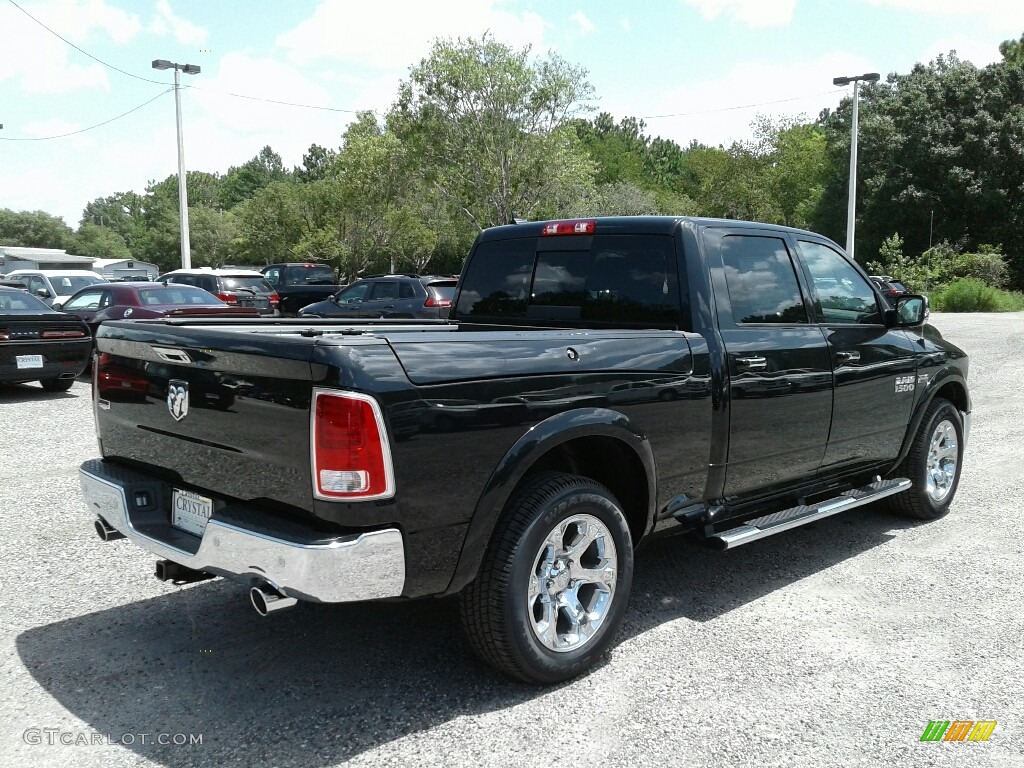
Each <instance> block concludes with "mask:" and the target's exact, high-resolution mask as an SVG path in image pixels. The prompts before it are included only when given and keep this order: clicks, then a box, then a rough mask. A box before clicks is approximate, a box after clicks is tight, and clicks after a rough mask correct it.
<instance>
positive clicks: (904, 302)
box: [891, 294, 931, 328]
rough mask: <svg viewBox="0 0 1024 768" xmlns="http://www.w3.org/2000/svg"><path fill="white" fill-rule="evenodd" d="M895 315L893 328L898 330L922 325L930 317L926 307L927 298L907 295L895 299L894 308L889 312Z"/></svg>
mask: <svg viewBox="0 0 1024 768" xmlns="http://www.w3.org/2000/svg"><path fill="white" fill-rule="evenodd" d="M891 312H892V313H893V315H895V318H894V320H895V322H894V323H893V325H894V326H896V327H898V328H913V327H914V326H917V325H923V324H924V323H925V321H927V320H928V317H929V315H931V310H930V309H929V307H928V297H927V296H920V295H916V294H907V295H906V296H900V297H899V298H898V299H896V306H895V307H893V309H892V310H891Z"/></svg>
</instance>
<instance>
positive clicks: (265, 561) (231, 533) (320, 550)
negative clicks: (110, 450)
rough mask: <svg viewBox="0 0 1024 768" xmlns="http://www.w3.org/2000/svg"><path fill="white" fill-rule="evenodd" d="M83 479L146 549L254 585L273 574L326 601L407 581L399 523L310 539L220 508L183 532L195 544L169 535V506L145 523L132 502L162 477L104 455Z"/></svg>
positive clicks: (366, 595) (374, 595) (90, 501)
mask: <svg viewBox="0 0 1024 768" xmlns="http://www.w3.org/2000/svg"><path fill="white" fill-rule="evenodd" d="M79 479H80V481H81V485H82V495H83V496H84V497H85V502H86V504H87V505H88V507H89V511H90V512H92V513H93V514H94V515H96V516H97V517H99V518H101V519H102V520H103V521H104V522H106V523H107V525H109V526H110V527H111V528H114V529H116V530H117V531H119V532H120V533H122V534H124V536H125V537H126V538H128V539H130V540H131V541H132V542H133V543H135V544H136V545H138V546H139V547H141V548H142V549H144V550H146V551H147V552H151V553H153V554H154V555H156V556H158V557H161V558H164V559H167V560H171V561H173V562H176V563H180V564H181V565H184V566H186V567H188V568H192V569H193V570H197V571H207V572H209V573H215V574H217V575H218V576H225V577H227V578H230V579H233V580H235V581H239V582H241V583H245V584H248V585H250V586H255V585H257V584H261V583H266V582H269V583H271V584H272V585H274V587H276V588H277V589H278V590H279V591H281V592H282V593H283V594H286V595H288V596H290V597H296V598H299V599H303V600H311V601H315V602H324V603H341V602H351V601H357V600H374V599H378V598H382V597H397V596H399V595H401V594H402V590H403V588H404V586H405V549H404V545H403V540H402V534H401V532H400V531H398V530H397V529H394V528H388V529H385V530H378V531H368V532H365V533H354V534H348V535H344V536H338V537H334V538H328V539H325V538H324V537H323V536H322V535H317V534H316V533H315V532H313V531H310V532H309V539H310V541H309V542H308V543H304V542H303V541H301V538H300V537H296V536H289V537H288V538H287V539H286V538H281V537H276V536H274V535H270V534H268V533H266V532H263V531H258V530H253V529H249V528H247V527H246V526H245V525H244V524H239V523H238V522H237V521H236V520H232V521H231V522H228V521H225V520H218V519H217V516H216V513H215V515H214V517H212V518H211V519H210V521H209V522H208V523H207V526H206V530H205V532H204V533H203V536H202V538H201V539H200V538H198V537H192V536H190V535H189V534H184V537H185V539H184V540H185V541H187V540H189V539H191V540H194V541H197V542H198V547H197V548H196V549H195V551H194V552H193V551H189V549H185V548H182V547H181V546H175V544H172V543H171V541H170V540H171V539H174V540H175V541H176V543H180V542H181V541H183V538H182V537H183V534H182V532H180V531H177V529H171V527H170V524H169V522H168V521H169V520H170V516H169V514H168V513H167V511H166V510H163V511H161V510H159V509H156V510H150V511H149V512H147V513H146V515H145V517H146V522H145V524H144V525H143V524H142V522H141V518H142V515H141V514H140V513H138V512H137V511H134V509H135V508H134V502H132V503H130V502H129V498H130V497H131V496H130V494H131V493H133V491H132V490H131V489H132V486H133V485H140V484H144V485H147V486H150V487H152V486H153V484H154V483H158V482H159V481H155V480H154V479H153V478H149V477H147V476H145V475H143V474H141V473H138V472H134V471H132V470H126V469H124V468H122V467H114V466H110V465H107V464H105V463H104V462H102V461H98V460H92V461H87V462H85V463H84V464H83V465H82V467H81V468H80V470H79ZM133 518H135V519H133ZM154 518H158V519H161V520H162V521H163V522H158V523H154V522H153V520H154ZM140 527H143V528H145V532H143V531H142V530H140ZM164 529H166V532H167V533H168V536H167V537H166V538H167V540H164V537H163V536H162V535H161V534H162V532H164ZM172 534H173V535H172Z"/></svg>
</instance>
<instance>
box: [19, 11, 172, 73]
mask: <svg viewBox="0 0 1024 768" xmlns="http://www.w3.org/2000/svg"><path fill="white" fill-rule="evenodd" d="M7 2H9V3H10V4H11V5H13V6H14V7H15V8H17V9H18V10H19V11H21V12H22V13H24V14H25V15H26V16H28V17H29V18H30V19H32V21H34V22H35V23H36V24H38V25H39V26H40V27H42V28H43V29H45V30H46V31H47V32H49V33H50V34H51V35H54V36H55V37H59V38H60V39H61V40H63V41H64V42H65V43H67V44H68V45H70V46H71V47H72V48H74V49H75V50H76V51H78V52H79V53H81V54H84V55H85V56H88V57H89V58H90V59H92V60H93V61H95V62H98V63H100V64H102V65H103V66H104V67H109V68H110V69H112V70H114V71H115V72H120V73H121V74H122V75H127V76H128V77H134V78H135V79H136V80H142V81H143V82H146V83H156V84H157V85H167V84H168V83H167V82H166V81H164V80H152V79H150V78H148V77H142V76H141V75H136V74H133V73H131V72H128V71H126V70H123V69H121V68H120V67H115V66H114V65H113V64H110V63H108V62H106V61H104V60H103V59H100V58H97V57H96V56H93V55H92V54H91V53H89V52H88V51H87V50H85V49H83V48H79V47H78V46H77V45H75V44H74V43H72V42H71V41H70V40H68V39H67V38H66V37H64V36H63V35H61V34H60V33H58V32H55V31H54V30H52V29H50V27H48V26H46V25H45V24H44V23H43V22H41V21H40V20H39V19H37V18H36V17H35V16H33V15H32V14H31V13H29V12H28V11H26V10H25V9H24V8H22V7H21V6H20V5H18V4H17V3H16V2H14V0H7Z"/></svg>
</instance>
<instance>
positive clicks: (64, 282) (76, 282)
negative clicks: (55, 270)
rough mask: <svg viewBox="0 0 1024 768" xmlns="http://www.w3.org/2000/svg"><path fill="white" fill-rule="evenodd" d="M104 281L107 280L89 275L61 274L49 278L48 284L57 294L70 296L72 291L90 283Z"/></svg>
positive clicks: (75, 291) (74, 291)
mask: <svg viewBox="0 0 1024 768" xmlns="http://www.w3.org/2000/svg"><path fill="white" fill-rule="evenodd" d="M105 282H107V281H106V280H104V279H103V278H101V277H92V276H91V275H74V276H71V275H63V276H61V277H51V278H50V285H52V286H53V289H54V290H55V291H56V292H57V295H58V296H70V295H71V294H72V293H77V292H78V291H80V290H82V289H83V288H86V287H88V286H90V285H96V283H105Z"/></svg>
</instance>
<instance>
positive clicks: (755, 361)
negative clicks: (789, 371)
mask: <svg viewBox="0 0 1024 768" xmlns="http://www.w3.org/2000/svg"><path fill="white" fill-rule="evenodd" d="M767 368H768V361H767V360H766V359H765V358H763V357H761V356H760V355H755V356H754V357H737V358H736V370H737V371H741V372H742V371H764V370H767Z"/></svg>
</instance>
